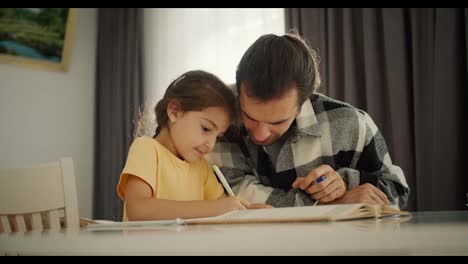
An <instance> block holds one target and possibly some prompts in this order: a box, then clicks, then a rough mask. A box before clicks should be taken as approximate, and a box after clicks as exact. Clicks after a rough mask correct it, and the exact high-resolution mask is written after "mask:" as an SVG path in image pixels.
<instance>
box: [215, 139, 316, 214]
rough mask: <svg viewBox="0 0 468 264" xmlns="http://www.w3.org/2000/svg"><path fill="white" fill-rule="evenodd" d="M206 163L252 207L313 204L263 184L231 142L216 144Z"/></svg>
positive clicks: (295, 192)
mask: <svg viewBox="0 0 468 264" xmlns="http://www.w3.org/2000/svg"><path fill="white" fill-rule="evenodd" d="M206 159H207V160H208V161H209V163H211V164H217V165H218V166H219V168H220V170H221V171H222V172H223V174H224V176H225V177H226V179H227V181H228V182H229V184H230V185H231V188H232V190H233V191H234V193H235V194H236V195H237V196H240V197H242V198H244V199H246V200H248V201H250V202H252V203H266V204H269V205H272V206H274V207H292V206H300V205H308V204H313V200H312V199H311V198H310V197H309V196H308V195H306V194H305V193H304V192H303V191H301V190H298V189H294V188H292V189H290V190H289V191H288V192H285V191H283V190H281V189H277V188H273V187H270V186H266V185H264V184H262V182H261V180H260V178H259V177H258V176H257V175H256V173H254V171H255V168H254V167H253V164H252V163H251V162H250V161H249V160H248V159H247V157H246V156H245V155H244V154H243V152H242V151H241V149H240V147H239V145H238V144H237V143H235V142H233V141H227V140H219V141H218V142H217V143H216V145H215V147H214V150H213V151H212V152H211V153H209V154H208V155H207V156H206Z"/></svg>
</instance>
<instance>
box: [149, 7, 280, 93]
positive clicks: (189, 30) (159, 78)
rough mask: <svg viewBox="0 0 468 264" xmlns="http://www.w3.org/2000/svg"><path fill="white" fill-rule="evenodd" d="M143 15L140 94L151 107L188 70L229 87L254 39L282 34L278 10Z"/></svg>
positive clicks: (174, 11) (163, 11)
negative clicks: (212, 76) (208, 74)
mask: <svg viewBox="0 0 468 264" xmlns="http://www.w3.org/2000/svg"><path fill="white" fill-rule="evenodd" d="M144 14H145V16H144V21H145V22H144V30H145V33H144V52H145V55H144V66H145V73H144V76H145V77H144V78H145V90H146V98H148V99H151V100H154V101H157V100H159V99H160V98H161V97H162V96H163V94H164V91H165V89H166V88H167V86H168V85H169V83H170V82H171V81H173V80H174V79H176V78H177V77H178V76H179V75H181V74H182V73H184V72H186V71H189V70H205V71H208V72H211V73H213V74H215V75H217V76H218V77H219V78H221V80H223V81H224V82H226V83H228V84H231V83H234V82H235V72H236V69H237V64H238V63H239V61H240V59H241V57H242V55H243V54H244V52H245V51H246V50H247V48H248V47H249V46H250V45H251V44H252V43H253V42H254V41H255V40H256V39H257V38H259V37H260V36H261V35H263V34H269V33H273V34H277V35H283V34H284V33H285V24H284V23H285V22H284V9H282V8H265V9H262V8H251V9H234V8H225V9H215V8H200V9H191V8H183V9H182V8H181V9H172V8H167V9H164V8H158V9H145V12H144Z"/></svg>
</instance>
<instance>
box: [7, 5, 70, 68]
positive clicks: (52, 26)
mask: <svg viewBox="0 0 468 264" xmlns="http://www.w3.org/2000/svg"><path fill="white" fill-rule="evenodd" d="M75 19H76V10H75V9H74V8H0V62H2V63H13V64H17V65H22V66H28V67H35V68H40V69H46V70H53V71H67V70H68V66H69V62H70V55H71V54H70V53H71V45H72V40H73V30H74V24H75Z"/></svg>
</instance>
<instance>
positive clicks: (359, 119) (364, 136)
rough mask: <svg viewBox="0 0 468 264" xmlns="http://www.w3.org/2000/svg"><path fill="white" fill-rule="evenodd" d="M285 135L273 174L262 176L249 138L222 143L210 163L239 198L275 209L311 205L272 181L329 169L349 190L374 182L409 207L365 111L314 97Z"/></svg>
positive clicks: (403, 182) (396, 170) (400, 179)
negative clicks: (320, 167) (326, 166)
mask: <svg viewBox="0 0 468 264" xmlns="http://www.w3.org/2000/svg"><path fill="white" fill-rule="evenodd" d="M285 136H286V139H285V143H284V144H283V145H282V147H281V150H280V151H279V153H278V157H277V160H276V168H275V171H276V173H274V175H259V174H258V171H265V169H262V168H259V167H258V166H259V165H260V164H259V160H258V156H259V147H258V146H257V145H255V144H254V143H253V142H252V141H251V140H250V139H249V137H248V135H247V134H246V133H244V135H243V136H238V137H237V138H230V139H226V140H220V141H219V142H218V143H216V145H215V148H214V150H213V152H212V153H210V154H209V155H208V156H207V159H208V161H209V162H211V163H213V164H217V165H218V166H219V167H220V169H221V170H222V172H223V173H224V175H225V176H226V178H227V180H228V182H229V184H230V185H231V187H232V189H233V191H234V193H236V195H239V196H241V197H244V198H246V199H248V200H249V201H251V202H258V203H267V204H270V205H272V206H275V207H289V206H302V205H308V204H311V203H313V200H312V199H311V198H310V197H309V196H308V195H307V194H306V193H305V192H303V191H302V190H299V189H294V188H290V187H289V186H290V185H288V187H287V188H284V184H283V186H282V187H281V186H274V184H273V186H272V182H281V181H282V180H283V179H288V180H286V181H287V183H288V184H289V183H292V181H293V180H294V179H295V178H296V177H302V176H306V175H307V174H308V173H309V172H310V171H311V170H313V169H314V168H316V167H318V166H320V165H322V164H328V165H330V166H331V167H332V168H333V169H334V170H336V171H337V172H338V173H339V174H340V175H341V177H342V178H343V179H344V181H345V182H346V183H347V188H348V190H349V189H352V188H354V187H356V186H358V185H361V184H364V183H371V184H373V185H375V186H377V187H378V188H379V189H380V190H382V191H383V192H384V193H385V194H386V195H387V196H388V199H389V200H390V203H391V204H393V205H397V206H399V207H400V208H404V207H405V206H406V203H407V201H408V195H409V191H410V190H409V187H408V184H407V183H406V179H405V176H404V174H403V171H402V170H401V169H400V167H398V166H395V165H393V164H392V161H391V159H390V156H389V154H388V150H387V145H386V143H385V140H384V138H383V136H382V134H381V132H380V131H379V130H378V128H377V126H376V125H375V123H374V122H373V121H372V119H371V117H370V116H369V115H368V114H367V113H366V112H364V111H362V110H360V109H357V108H355V107H353V106H351V105H349V104H346V103H343V102H340V101H338V100H334V99H331V98H329V97H326V96H324V95H322V94H319V93H315V94H313V95H312V96H311V97H310V100H306V102H305V103H304V104H303V105H302V108H301V112H300V114H299V115H298V116H297V117H296V120H295V122H293V124H292V126H291V127H290V129H289V130H288V131H287V132H286V134H285ZM242 142H243V143H242ZM242 144H244V145H243V146H242ZM275 178H276V180H273V181H272V179H275ZM283 182H284V181H283Z"/></svg>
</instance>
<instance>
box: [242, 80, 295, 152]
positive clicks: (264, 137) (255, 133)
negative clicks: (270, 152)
mask: <svg viewBox="0 0 468 264" xmlns="http://www.w3.org/2000/svg"><path fill="white" fill-rule="evenodd" d="M245 89H246V87H245V84H244V83H241V87H240V89H239V102H240V110H241V116H242V121H243V122H244V126H245V128H246V130H247V132H248V133H249V135H250V138H251V140H252V141H253V142H254V143H255V144H257V145H270V144H272V143H273V142H275V141H276V140H277V139H278V138H279V137H281V135H283V134H284V133H285V132H286V131H287V130H288V129H289V127H290V126H291V124H292V122H293V121H294V119H295V118H296V116H297V115H298V114H299V107H298V105H297V99H298V98H297V96H298V94H297V89H289V91H288V92H287V93H286V94H285V95H284V96H283V97H281V98H276V99H272V100H270V101H267V102H261V101H259V100H257V99H256V98H253V97H248V96H247V93H246V90H245Z"/></svg>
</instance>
